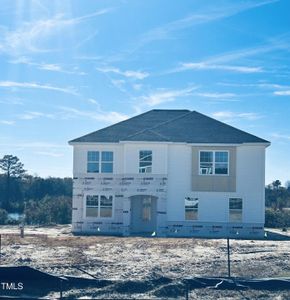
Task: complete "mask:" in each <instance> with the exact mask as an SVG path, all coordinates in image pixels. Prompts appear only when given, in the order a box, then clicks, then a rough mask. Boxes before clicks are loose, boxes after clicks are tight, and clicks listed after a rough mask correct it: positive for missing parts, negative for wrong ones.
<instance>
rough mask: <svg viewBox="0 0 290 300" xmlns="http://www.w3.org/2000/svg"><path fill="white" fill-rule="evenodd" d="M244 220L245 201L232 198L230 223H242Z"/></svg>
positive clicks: (230, 200)
mask: <svg viewBox="0 0 290 300" xmlns="http://www.w3.org/2000/svg"><path fill="white" fill-rule="evenodd" d="M242 220H243V199H241V198H230V199H229V221H230V222H242Z"/></svg>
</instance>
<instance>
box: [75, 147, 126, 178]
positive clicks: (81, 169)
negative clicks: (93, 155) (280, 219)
mask: <svg viewBox="0 0 290 300" xmlns="http://www.w3.org/2000/svg"><path fill="white" fill-rule="evenodd" d="M123 149H124V146H123V145H121V144H102V145H101V144H94V145H93V144H92V145H76V146H74V160H73V164H74V168H73V170H74V174H78V173H86V172H87V153H88V151H113V152H114V167H113V173H114V174H122V173H123V170H124V159H123Z"/></svg>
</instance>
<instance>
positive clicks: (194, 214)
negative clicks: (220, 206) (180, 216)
mask: <svg viewBox="0 0 290 300" xmlns="http://www.w3.org/2000/svg"><path fill="white" fill-rule="evenodd" d="M184 207H185V220H198V198H192V197H185V199H184Z"/></svg>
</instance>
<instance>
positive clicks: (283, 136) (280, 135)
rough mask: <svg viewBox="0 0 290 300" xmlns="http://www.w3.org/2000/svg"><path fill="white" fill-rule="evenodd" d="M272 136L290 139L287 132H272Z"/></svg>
mask: <svg viewBox="0 0 290 300" xmlns="http://www.w3.org/2000/svg"><path fill="white" fill-rule="evenodd" d="M271 136H272V137H273V138H276V139H282V140H290V135H286V134H280V133H272V134H271Z"/></svg>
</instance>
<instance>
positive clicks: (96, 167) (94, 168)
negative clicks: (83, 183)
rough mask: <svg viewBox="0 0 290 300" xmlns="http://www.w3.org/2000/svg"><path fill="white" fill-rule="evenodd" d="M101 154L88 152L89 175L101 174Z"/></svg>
mask: <svg viewBox="0 0 290 300" xmlns="http://www.w3.org/2000/svg"><path fill="white" fill-rule="evenodd" d="M99 160H100V153H99V151H88V165H87V171H88V173H99V172H100V164H99Z"/></svg>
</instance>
